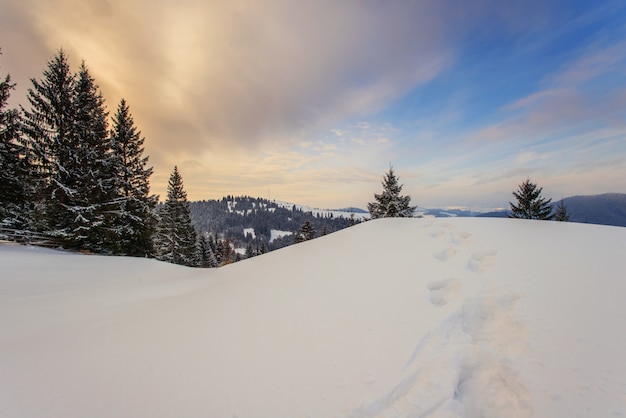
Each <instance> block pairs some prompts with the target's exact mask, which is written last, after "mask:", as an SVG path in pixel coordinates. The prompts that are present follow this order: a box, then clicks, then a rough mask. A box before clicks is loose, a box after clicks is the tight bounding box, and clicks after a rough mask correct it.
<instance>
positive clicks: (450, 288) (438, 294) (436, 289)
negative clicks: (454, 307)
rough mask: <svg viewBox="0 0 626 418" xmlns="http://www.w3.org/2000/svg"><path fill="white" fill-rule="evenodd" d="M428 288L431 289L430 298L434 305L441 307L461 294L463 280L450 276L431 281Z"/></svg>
mask: <svg viewBox="0 0 626 418" xmlns="http://www.w3.org/2000/svg"><path fill="white" fill-rule="evenodd" d="M426 288H427V289H428V290H430V295H429V300H430V303H432V304H433V305H434V306H437V307H441V306H444V305H445V304H447V303H448V301H450V300H451V299H452V298H454V297H455V296H457V295H458V294H459V291H460V290H461V282H459V280H458V279H454V278H450V279H443V280H435V281H433V282H430V283H429V284H428V285H427V286H426Z"/></svg>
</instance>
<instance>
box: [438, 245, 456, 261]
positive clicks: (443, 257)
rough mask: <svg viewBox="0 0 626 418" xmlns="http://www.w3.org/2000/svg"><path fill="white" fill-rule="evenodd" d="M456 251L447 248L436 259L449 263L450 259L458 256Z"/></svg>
mask: <svg viewBox="0 0 626 418" xmlns="http://www.w3.org/2000/svg"><path fill="white" fill-rule="evenodd" d="M456 252H457V251H456V250H455V249H452V248H446V249H445V250H442V251H440V252H438V253H437V254H435V258H436V259H437V260H439V261H448V259H450V258H452V257H454V256H455V255H456Z"/></svg>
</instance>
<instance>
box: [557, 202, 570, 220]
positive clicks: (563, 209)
mask: <svg viewBox="0 0 626 418" xmlns="http://www.w3.org/2000/svg"><path fill="white" fill-rule="evenodd" d="M569 218H570V214H569V212H567V206H565V202H564V201H563V199H561V200H560V201H559V204H558V205H557V206H556V212H554V220H555V221H558V222H569Z"/></svg>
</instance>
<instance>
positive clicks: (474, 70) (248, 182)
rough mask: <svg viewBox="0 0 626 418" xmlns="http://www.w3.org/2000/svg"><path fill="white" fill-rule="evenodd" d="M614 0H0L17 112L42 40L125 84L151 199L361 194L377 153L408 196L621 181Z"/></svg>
mask: <svg viewBox="0 0 626 418" xmlns="http://www.w3.org/2000/svg"><path fill="white" fill-rule="evenodd" d="M624 22H626V3H625V2H624V1H623V0H606V1H602V0H601V1H595V2H592V1H576V0H572V1H565V0H558V1H557V0H549V1H534V0H524V1H518V0H511V1H499V0H477V1H461V2H460V1H454V0H440V1H436V0H433V1H414V2H411V1H385V2H379V1H365V0H363V1H361V0H359V1H356V0H355V1H334V0H328V1H323V0H320V1H306V0H301V1H298V0H292V1H287V0H285V1H280V0H263V1H221V0H214V1H206V0H179V1H164V0H157V1H147V0H109V1H104V0H102V1H100V0H98V1H84V0H83V1H78V0H64V1H54V2H43V1H39V0H0V48H1V49H2V56H0V76H4V75H6V74H7V73H10V74H11V77H12V79H13V81H14V82H16V83H17V89H16V91H14V92H13V95H12V97H11V101H12V104H13V105H17V104H18V103H22V104H24V105H26V99H25V98H26V91H27V89H28V88H29V87H31V83H30V79H31V78H36V79H40V78H41V77H42V72H43V70H44V69H45V67H46V64H47V62H48V61H49V60H50V59H51V58H52V57H53V56H54V55H55V54H56V52H57V51H58V49H59V48H63V50H64V51H65V52H66V53H67V54H68V56H69V58H70V63H71V65H72V66H73V68H74V69H76V70H77V69H78V66H79V65H80V63H81V60H82V59H84V60H85V62H86V65H87V66H88V67H89V70H90V72H91V74H92V75H93V76H94V77H95V79H96V81H97V82H98V84H99V85H100V87H101V90H102V93H103V95H104V97H105V98H106V100H107V107H108V110H109V112H110V113H111V114H112V113H114V112H115V109H116V107H117V104H118V103H119V100H120V99H121V98H122V97H123V98H125V99H126V100H127V102H128V104H129V105H130V109H131V112H132V114H133V116H134V119H135V122H136V124H137V126H138V128H139V129H140V130H141V131H142V134H143V135H144V136H145V137H146V142H145V147H146V154H147V155H149V156H150V163H151V165H153V167H154V170H155V173H154V175H153V177H152V179H151V184H152V191H153V192H154V193H157V194H160V195H161V199H162V200H163V198H164V197H165V193H166V192H165V188H166V184H167V179H168V177H169V175H170V173H171V172H172V169H173V167H174V165H178V167H179V169H180V172H181V174H182V176H183V180H184V183H185V189H186V190H187V192H188V196H189V198H190V199H191V200H200V199H211V198H220V197H222V196H225V195H227V194H232V195H242V194H246V195H251V196H254V197H269V198H271V199H277V200H284V201H289V202H294V203H299V204H306V205H310V206H317V207H324V208H338V207H345V206H359V207H363V208H364V207H365V206H366V204H367V202H368V201H371V200H372V199H373V194H374V193H378V192H380V190H381V188H382V186H381V184H380V181H381V180H382V176H383V173H384V172H385V171H386V170H387V169H388V168H389V164H390V163H391V164H392V165H393V167H394V169H395V171H396V174H397V175H398V176H399V177H400V180H401V182H402V183H403V184H404V189H403V192H405V193H406V194H410V195H411V196H412V198H413V201H412V203H413V204H417V205H419V206H421V207H432V206H437V207H442V206H469V207H472V208H475V209H478V210H480V209H486V208H493V207H503V206H506V205H507V202H508V201H509V200H511V199H512V195H511V192H512V191H513V190H515V189H516V188H517V186H518V184H520V183H521V182H522V181H523V180H525V179H526V178H527V177H530V178H531V179H532V180H533V181H535V182H537V183H539V185H540V186H543V187H544V194H546V195H547V196H549V197H553V198H554V199H555V200H556V199H560V198H561V197H567V196H571V195H576V194H597V193H605V192H619V193H624V192H626V23H624Z"/></svg>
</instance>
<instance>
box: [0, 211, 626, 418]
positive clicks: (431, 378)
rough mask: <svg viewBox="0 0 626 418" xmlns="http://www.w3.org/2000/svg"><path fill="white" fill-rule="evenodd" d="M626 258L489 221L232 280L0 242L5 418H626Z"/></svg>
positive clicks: (386, 225)
mask: <svg viewBox="0 0 626 418" xmlns="http://www.w3.org/2000/svg"><path fill="white" fill-rule="evenodd" d="M624 248H626V228H619V227H606V226H597V225H585V224H573V223H559V222H547V221H525V220H513V219H489V218H437V219H380V220H376V221H370V222H366V223H362V224H358V225H356V226H354V227H351V228H347V229H345V230H342V231H340V232H337V233H333V234H329V235H327V236H324V237H320V238H316V239H314V240H311V241H307V242H304V243H301V244H298V245H293V246H290V247H287V248H283V249H281V250H278V251H273V252H271V253H268V254H265V255H263V256H260V257H254V258H251V259H248V260H244V261H242V262H239V263H236V264H232V265H229V266H226V267H222V268H220V269H192V268H186V267H181V266H175V265H170V264H166V263H162V262H158V261H155V260H146V259H134V258H124V257H102V256H90V255H76V254H69V253H63V252H57V251H52V250H43V249H36V248H29V247H19V246H14V245H7V244H4V245H0V263H1V265H2V271H1V272H0V329H1V330H2V332H1V333H0V371H1V372H0V416H10V417H35V416H36V417H61V416H62V417H85V416H89V417H110V416H134V417H140V416H145V417H168V416H217V417H234V416H237V417H260V416H271V417H306V416H310V417H442V418H443V417H445V418H449V417H487V418H489V417H531V416H533V417H574V416H582V417H620V416H621V417H623V416H626V356H625V355H624V353H626V333H624V331H623V329H624V327H623V324H622V321H623V318H624V314H625V313H626V305H625V304H624V303H623V298H624V295H625V294H626V281H625V280H624V271H626V257H624Z"/></svg>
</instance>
